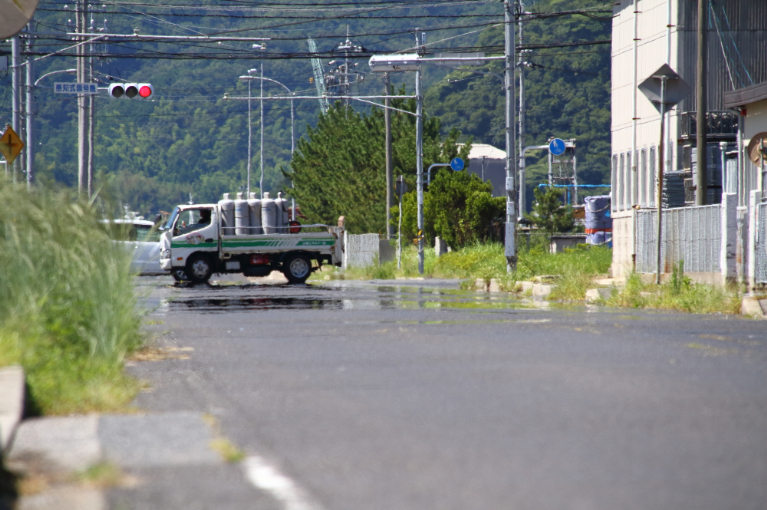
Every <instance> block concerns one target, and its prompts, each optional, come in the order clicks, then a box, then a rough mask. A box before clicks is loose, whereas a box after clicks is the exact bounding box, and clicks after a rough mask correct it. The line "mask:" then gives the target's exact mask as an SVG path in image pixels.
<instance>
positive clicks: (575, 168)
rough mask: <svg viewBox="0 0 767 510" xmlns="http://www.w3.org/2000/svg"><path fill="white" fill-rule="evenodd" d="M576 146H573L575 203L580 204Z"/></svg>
mask: <svg viewBox="0 0 767 510" xmlns="http://www.w3.org/2000/svg"><path fill="white" fill-rule="evenodd" d="M577 161H578V159H577V156H576V154H575V147H573V205H578V165H577Z"/></svg>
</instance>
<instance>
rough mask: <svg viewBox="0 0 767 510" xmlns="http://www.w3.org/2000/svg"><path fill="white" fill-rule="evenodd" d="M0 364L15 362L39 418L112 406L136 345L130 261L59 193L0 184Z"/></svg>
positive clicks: (126, 396) (119, 398)
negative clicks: (124, 363)
mask: <svg viewBox="0 0 767 510" xmlns="http://www.w3.org/2000/svg"><path fill="white" fill-rule="evenodd" d="M0 203H1V204H2V208H3V213H2V216H0V232H2V237H0V324H2V325H1V326H0V365H7V364H11V363H19V364H21V365H22V366H23V367H24V369H25V371H26V374H27V378H28V383H29V386H30V391H31V396H32V398H33V400H34V401H35V402H36V404H37V405H38V406H39V407H40V409H41V410H42V411H43V412H45V413H69V412H86V411H92V410H104V409H114V408H118V407H120V406H122V405H124V404H125V403H127V402H129V401H130V400H131V399H132V397H133V395H134V394H135V390H136V383H135V381H133V380H132V379H130V378H128V377H127V376H125V375H123V373H122V360H123V358H124V357H125V355H126V354H127V353H129V352H131V351H132V350H133V349H135V348H136V347H137V346H138V345H139V343H140V335H139V324H140V319H139V317H138V315H137V312H136V300H135V297H134V294H133V277H132V275H131V273H130V255H129V254H128V253H127V252H126V251H125V250H124V249H123V248H122V247H120V246H118V245H117V244H116V243H114V242H113V241H112V239H111V236H110V233H109V229H108V227H107V226H106V225H104V224H102V223H100V222H99V215H98V214H97V213H96V211H95V210H94V208H93V207H91V206H89V205H88V204H86V203H84V202H82V201H78V200H76V199H75V198H74V197H73V196H72V195H71V194H70V193H68V192H47V191H44V190H35V191H34V192H32V193H27V192H26V191H25V190H24V189H23V188H20V187H16V186H12V185H10V184H8V183H2V182H0Z"/></svg>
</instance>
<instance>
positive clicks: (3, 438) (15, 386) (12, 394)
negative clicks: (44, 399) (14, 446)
mask: <svg viewBox="0 0 767 510" xmlns="http://www.w3.org/2000/svg"><path fill="white" fill-rule="evenodd" d="M23 413H24V369H23V368H21V367H20V366H10V367H5V368H0V454H2V453H3V451H5V450H6V449H7V448H8V445H9V444H10V442H11V439H13V433H14V432H15V431H16V427H17V426H18V425H19V422H20V421H21V416H22V414H23Z"/></svg>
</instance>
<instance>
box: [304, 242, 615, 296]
mask: <svg viewBox="0 0 767 510" xmlns="http://www.w3.org/2000/svg"><path fill="white" fill-rule="evenodd" d="M546 241H547V238H546V237H545V236H541V237H540V239H538V240H536V241H534V243H533V245H532V246H530V248H529V249H527V245H526V244H525V246H524V247H521V248H522V249H521V250H520V253H519V260H518V263H517V270H516V271H515V272H514V273H512V274H507V273H506V258H505V256H504V247H503V245H502V244H500V243H487V244H476V245H473V246H467V247H465V248H463V249H461V250H454V251H452V252H450V253H448V254H446V255H443V256H442V257H439V258H437V256H436V255H435V253H434V249H433V248H426V250H424V276H425V277H427V278H459V279H462V280H466V281H467V282H469V283H470V284H473V283H474V281H475V280H476V279H478V278H479V279H483V280H485V281H489V280H490V279H491V278H495V279H497V280H498V281H499V283H500V285H501V288H502V289H506V290H510V289H511V288H513V284H514V282H515V281H520V280H530V279H531V278H533V277H536V276H542V275H550V276H554V277H555V282H556V284H557V289H556V290H555V291H554V293H553V295H552V299H562V300H576V299H577V300H582V299H583V298H584V295H585V293H586V289H587V288H588V286H589V284H590V283H591V280H592V279H593V277H594V276H596V275H601V274H605V273H607V270H608V268H609V267H610V264H611V263H612V250H610V249H609V248H605V247H602V246H591V247H587V246H579V247H578V248H574V249H568V250H565V252H564V253H556V254H551V253H549V252H548V250H547V249H546V248H547V247H548V246H547V244H545V243H546ZM397 276H404V277H415V276H419V274H418V254H417V250H416V248H415V246H407V247H403V250H402V270H399V271H398V270H397V262H396V261H391V262H386V263H385V264H382V265H381V266H379V267H376V266H368V267H365V268H354V267H352V268H349V269H347V270H346V271H344V272H341V271H338V270H334V269H329V270H326V271H322V272H317V273H315V274H314V279H315V280H322V279H325V278H326V277H327V279H347V280H357V279H363V280H369V279H392V278H395V277H397Z"/></svg>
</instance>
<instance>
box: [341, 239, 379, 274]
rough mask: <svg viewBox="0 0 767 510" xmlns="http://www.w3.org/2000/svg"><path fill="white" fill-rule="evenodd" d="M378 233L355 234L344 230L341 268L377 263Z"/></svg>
mask: <svg viewBox="0 0 767 510" xmlns="http://www.w3.org/2000/svg"><path fill="white" fill-rule="evenodd" d="M378 250H379V244H378V234H361V235H355V234H350V233H349V232H347V231H344V260H343V265H342V266H341V267H342V268H343V269H347V268H349V267H366V266H372V265H376V266H377V265H378Z"/></svg>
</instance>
